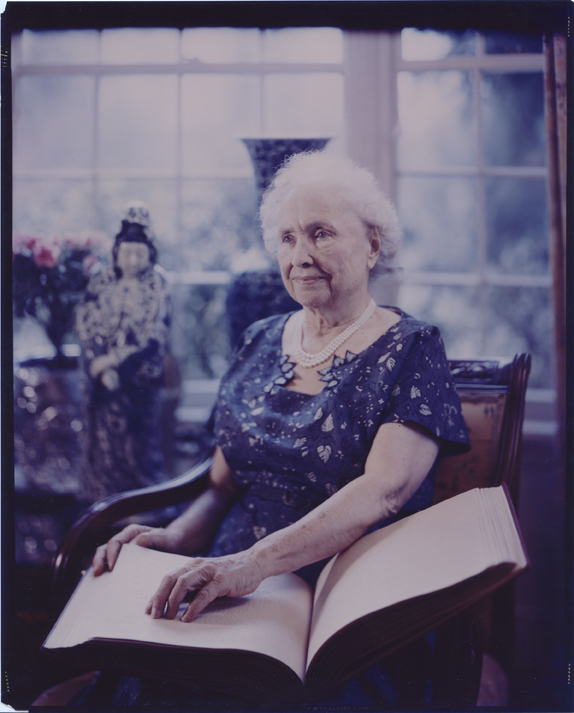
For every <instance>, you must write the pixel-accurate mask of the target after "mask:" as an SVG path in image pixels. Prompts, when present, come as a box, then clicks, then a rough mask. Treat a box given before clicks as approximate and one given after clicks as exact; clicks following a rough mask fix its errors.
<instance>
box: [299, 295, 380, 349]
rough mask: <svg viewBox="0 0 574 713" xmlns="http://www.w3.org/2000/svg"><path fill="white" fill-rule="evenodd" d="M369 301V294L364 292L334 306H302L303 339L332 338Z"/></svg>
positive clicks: (352, 319)
mask: <svg viewBox="0 0 574 713" xmlns="http://www.w3.org/2000/svg"><path fill="white" fill-rule="evenodd" d="M370 302H371V296H370V295H369V294H368V293H366V294H365V295H363V296H361V297H360V298H357V299H354V300H352V301H349V302H348V303H346V304H343V305H339V306H336V307H334V308H333V307H331V308H329V307H318V308H315V307H306V306H304V307H303V310H302V315H301V322H302V327H303V336H304V339H305V341H307V340H317V339H320V340H325V339H326V340H327V341H328V340H329V339H333V338H334V337H336V336H337V335H338V334H340V333H341V332H343V331H344V330H345V329H347V327H349V326H350V325H351V324H352V323H353V322H354V321H355V320H357V319H358V318H359V317H360V316H361V315H362V314H363V312H364V311H365V310H366V309H367V307H368V306H369V304H370Z"/></svg>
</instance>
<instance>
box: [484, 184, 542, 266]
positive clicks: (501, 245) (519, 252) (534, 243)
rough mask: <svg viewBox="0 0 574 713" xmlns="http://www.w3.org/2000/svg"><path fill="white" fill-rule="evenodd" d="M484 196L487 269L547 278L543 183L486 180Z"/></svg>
mask: <svg viewBox="0 0 574 713" xmlns="http://www.w3.org/2000/svg"><path fill="white" fill-rule="evenodd" d="M485 195H486V198H485V199H486V230H487V254H488V266H489V269H490V270H491V271H493V272H498V273H507V274H509V273H510V274H519V275H525V274H526V275H541V274H542V275H543V274H547V273H548V269H549V262H548V250H549V246H548V216H547V207H546V185H545V181H543V180H538V179H532V178H488V179H486V181H485Z"/></svg>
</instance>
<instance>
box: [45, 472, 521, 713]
mask: <svg viewBox="0 0 574 713" xmlns="http://www.w3.org/2000/svg"><path fill="white" fill-rule="evenodd" d="M186 559H188V558H187V557H184V556H181V555H174V554H168V553H164V552H156V551H153V550H148V549H145V548H142V547H138V546H137V545H126V546H124V547H123V548H122V551H121V554H120V557H119V559H118V561H117V564H116V566H115V567H114V570H113V572H111V573H105V574H103V575H101V576H100V577H94V576H93V573H92V570H91V569H89V570H88V571H87V572H86V574H85V575H84V577H83V578H82V580H81V581H80V583H79V584H78V587H77V588H76V591H75V592H74V594H73V595H72V597H71V599H70V601H69V602H68V604H67V606H66V608H65V609H64V611H63V613H62V614H61V616H60V618H59V620H58V621H57V623H56V625H55V626H54V628H53V630H52V632H51V633H50V635H49V636H48V638H47V640H46V641H45V643H44V646H43V648H44V649H45V650H46V651H48V652H50V653H52V654H55V655H57V656H61V657H64V658H69V659H71V660H74V661H79V660H82V661H85V663H86V665H87V666H89V667H90V668H93V669H102V668H104V669H105V668H117V669H118V670H120V671H122V672H123V673H125V674H129V675H136V676H140V677H141V676H153V677H156V678H157V677H159V678H161V679H164V680H165V679H170V680H174V681H179V682H182V683H193V684H201V685H203V686H206V687H208V688H211V687H212V688H214V689H217V687H218V686H219V685H221V683H222V682H224V683H225V686H226V687H227V688H228V689H229V688H231V689H232V690H233V691H237V695H238V697H244V698H245V699H251V700H261V701H265V700H273V699H275V700H277V699H279V700H284V701H285V700H290V699H296V698H299V697H301V696H304V695H305V694H306V693H308V694H313V692H315V693H317V692H321V691H325V690H327V689H328V688H330V687H332V686H335V685H337V684H338V683H342V682H344V681H346V680H348V679H349V678H352V677H353V676H354V675H356V674H357V673H358V672H359V671H361V670H363V669H365V668H367V667H369V666H371V665H373V664H374V663H375V662H377V661H379V660H381V659H383V658H384V657H385V656H387V655H388V654H390V653H391V652H393V651H396V650H397V649H399V648H400V647H401V646H403V645H405V644H406V643H408V642H410V641H412V640H413V639H415V638H417V637H418V636H421V635H422V634H424V633H426V632H427V631H429V630H431V629H432V628H434V627H435V626H436V625H437V624H439V623H441V622H442V621H445V620H447V619H449V618H450V617H452V616H453V615H455V614H457V613H458V612H460V611H462V610H464V609H465V608H467V607H468V606H469V605H471V604H473V603H474V602H476V601H478V600H480V599H481V598H483V597H485V596H487V595H488V594H490V593H491V592H493V591H494V590H495V589H497V588H498V587H500V586H502V585H503V584H505V583H506V582H508V581H510V580H511V579H513V578H514V577H515V576H517V575H518V574H519V573H520V572H522V571H524V570H525V569H526V568H527V567H528V558H527V554H526V552H525V549H524V545H523V543H522V539H521V536H520V532H519V529H518V524H517V521H516V517H515V514H514V510H513V508H512V504H511V501H510V498H509V496H508V492H507V490H506V486H504V485H502V486H500V487H497V488H477V489H475V490H470V491H468V492H465V493H462V494H460V495H457V496H455V497H453V498H451V499H449V500H445V501H443V502H441V503H439V504H437V505H434V506H433V507H431V508H429V509H427V510H423V511H421V512H419V513H416V514H414V515H411V516H410V517H407V518H404V519H403V520H400V521H398V522H396V523H394V524H392V525H389V526H388V527H385V528H383V529H381V530H378V531H376V532H373V533H371V534H369V535H366V536H365V537H362V538H361V539H360V540H358V541H357V542H355V543H354V544H353V545H352V546H351V547H349V548H348V549H346V550H345V551H343V552H341V553H340V554H338V555H336V556H335V557H333V558H332V559H331V560H330V562H329V563H328V564H327V566H326V567H325V569H324V570H323V572H322V573H321V576H320V578H319V581H318V583H317V587H316V590H315V592H313V591H312V590H311V588H310V587H309V586H308V585H307V584H306V583H305V582H304V581H303V580H302V579H300V578H299V577H297V576H296V575H294V574H286V575H280V576H277V577H270V578H269V579H267V580H265V581H264V582H263V583H262V584H261V586H260V587H259V588H258V589H257V590H256V591H255V592H254V593H253V594H250V595H248V596H245V597H238V598H222V599H218V600H216V601H215V602H213V603H212V604H211V605H210V606H209V607H208V608H207V609H206V610H205V611H204V612H203V613H202V614H200V615H199V617H198V618H197V619H196V620H195V621H193V622H191V623H183V622H181V621H180V620H179V618H177V619H175V620H166V619H152V618H151V617H150V616H148V615H147V614H145V612H144V609H145V606H146V603H147V602H148V601H149V599H150V598H151V595H152V594H153V593H154V592H155V590H156V589H157V587H158V585H159V582H160V581H161V579H162V577H163V575H164V574H166V573H167V572H169V571H171V570H173V569H176V568H177V567H179V566H181V563H182V562H184V561H185V560H186ZM185 606H186V605H185V604H184V605H182V610H181V611H183V610H184V609H185Z"/></svg>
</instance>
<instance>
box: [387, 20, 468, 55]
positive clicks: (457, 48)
mask: <svg viewBox="0 0 574 713" xmlns="http://www.w3.org/2000/svg"><path fill="white" fill-rule="evenodd" d="M475 52H476V32H475V31H474V30H466V31H464V32H454V31H451V32H436V31H435V30H416V29H415V28H414V27H407V28H405V29H404V30H403V31H402V32H401V55H402V58H403V59H405V60H416V59H443V57H450V56H452V55H472V54H475Z"/></svg>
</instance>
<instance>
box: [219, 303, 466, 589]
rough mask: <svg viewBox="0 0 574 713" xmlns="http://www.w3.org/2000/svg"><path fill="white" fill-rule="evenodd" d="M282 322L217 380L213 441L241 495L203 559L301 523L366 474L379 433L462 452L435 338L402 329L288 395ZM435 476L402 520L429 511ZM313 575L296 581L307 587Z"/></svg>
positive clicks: (418, 328) (245, 346)
mask: <svg viewBox="0 0 574 713" xmlns="http://www.w3.org/2000/svg"><path fill="white" fill-rule="evenodd" d="M288 317H289V315H288V314H287V315H281V316H279V317H270V318H268V319H265V320H261V321H260V322H257V323H256V324H254V325H252V326H251V327H249V328H248V329H247V330H246V332H245V334H244V336H243V339H242V342H241V344H240V346H239V347H238V349H237V352H236V354H235V358H234V360H233V363H232V365H231V367H230V369H229V371H228V372H227V374H226V375H225V377H224V378H223V380H222V383H221V387H220V392H219V398H218V402H217V410H216V414H215V437H216V439H217V441H218V443H219V445H220V446H221V448H222V450H223V453H224V454H225V457H226V460H227V462H228V464H229V466H230V467H231V469H232V470H233V472H234V478H235V481H236V484H237V485H238V486H239V487H240V488H243V489H244V494H243V497H242V498H241V500H240V501H239V502H238V503H237V504H236V505H235V506H234V507H233V508H232V509H231V511H230V512H229V514H228V515H227V517H226V519H225V521H224V522H223V524H222V526H221V527H220V529H219V532H218V534H217V536H216V538H215V541H214V543H213V545H212V548H211V551H210V553H209V554H210V555H212V556H217V555H223V554H230V553H232V552H237V551H238V550H243V549H246V548H248V547H250V546H251V545H252V544H253V543H254V542H256V541H257V540H259V539H260V538H261V537H264V536H265V535H267V534H269V533H270V532H274V531H276V530H278V529H281V528H283V527H286V526H288V525H290V524H291V523H293V522H295V521H296V520H298V519H299V518H301V517H303V515H305V514H306V513H307V512H309V511H310V510H311V509H313V508H314V507H316V506H317V505H319V504H320V503H322V502H323V501H325V500H326V499H327V498H328V497H330V496H331V495H333V493H335V492H337V490H340V489H341V488H342V487H343V486H344V485H346V484H347V483H349V482H350V481H351V480H354V479H355V478H357V477H358V476H360V475H361V474H362V473H363V472H364V467H365V461H366V459H367V456H368V453H369V451H370V449H371V446H372V443H373V440H374V438H375V435H376V433H377V431H378V429H379V427H380V426H381V425H382V424H383V423H406V422H414V423H417V424H419V425H420V426H423V427H425V428H427V429H428V430H429V431H430V433H432V434H433V435H436V436H438V437H439V438H440V441H441V452H440V455H441V456H446V455H450V454H455V453H463V452H465V451H467V450H468V448H469V445H468V434H467V431H466V426H465V424H464V420H463V418H462V416H461V410H460V403H459V400H458V396H457V394H456V391H455V388H454V384H453V382H452V380H451V376H450V371H449V367H448V362H447V360H446V356H445V353H444V347H443V343H442V339H441V337H440V334H439V331H438V329H437V328H436V327H432V326H430V325H428V324H425V323H424V322H420V321H418V320H416V319H413V318H412V317H410V316H409V315H407V314H404V313H401V317H402V318H401V320H400V321H399V322H397V323H396V324H395V325H394V326H392V327H391V328H390V329H389V330H388V331H387V332H386V333H385V334H383V335H382V336H381V337H380V338H379V339H377V340H376V341H375V342H374V344H372V345H371V346H370V347H368V348H367V349H365V350H364V351H363V352H361V353H360V354H353V353H352V352H349V351H348V352H347V354H346V356H345V358H340V357H335V358H334V359H333V363H332V365H331V366H329V367H328V368H326V369H323V370H321V371H320V373H321V375H322V376H321V381H323V382H324V383H325V387H324V389H323V391H321V392H320V393H319V394H316V395H309V394H302V393H299V392H294V391H291V390H289V389H287V388H285V387H286V384H287V383H288V382H289V380H290V379H291V378H292V377H293V374H294V372H293V364H292V363H291V362H289V356H288V355H285V354H283V353H282V350H281V337H282V333H283V327H284V325H285V322H286V321H287V319H288ZM432 494H433V474H432V472H431V473H430V474H429V476H428V477H427V478H426V479H425V481H424V482H423V484H422V485H421V487H420V489H419V490H418V491H417V493H416V494H415V495H414V496H413V498H411V500H410V501H409V502H408V503H407V504H406V505H405V507H404V508H403V511H402V513H401V515H404V514H408V513H410V512H412V511H416V510H420V509H422V508H424V507H427V506H428V505H430V502H431V500H432ZM317 569H318V567H311V568H310V569H307V568H305V570H304V571H303V570H302V571H301V572H300V574H301V575H302V576H305V578H306V579H308V580H310V581H311V583H314V579H315V577H316V575H317Z"/></svg>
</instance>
